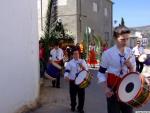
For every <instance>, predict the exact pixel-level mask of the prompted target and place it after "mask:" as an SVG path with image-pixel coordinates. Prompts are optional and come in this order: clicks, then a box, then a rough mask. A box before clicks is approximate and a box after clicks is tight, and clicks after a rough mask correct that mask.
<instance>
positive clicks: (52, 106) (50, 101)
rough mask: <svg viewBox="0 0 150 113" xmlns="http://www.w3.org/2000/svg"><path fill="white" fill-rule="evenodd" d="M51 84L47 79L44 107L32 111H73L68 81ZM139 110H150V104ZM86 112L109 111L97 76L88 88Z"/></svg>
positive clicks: (43, 88)
mask: <svg viewBox="0 0 150 113" xmlns="http://www.w3.org/2000/svg"><path fill="white" fill-rule="evenodd" d="M93 73H96V71H93ZM94 75H96V74H94ZM50 85H51V84H50V82H49V81H46V85H45V86H44V87H42V90H41V97H42V107H41V108H39V109H37V110H36V111H34V112H30V113H71V111H70V101H69V93H68V83H66V82H64V80H63V79H62V81H61V88H60V89H56V88H52V87H51V86H50ZM138 110H142V111H148V110H149V111H150V104H147V105H145V106H144V107H142V108H140V109H138ZM85 112H86V113H107V111H106V99H105V96H104V94H103V92H102V90H101V88H100V87H99V85H98V84H97V83H96V76H95V78H94V80H93V81H92V84H91V86H90V87H88V88H87V89H86V101H85ZM75 113H76V112H75Z"/></svg>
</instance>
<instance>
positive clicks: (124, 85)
mask: <svg viewBox="0 0 150 113" xmlns="http://www.w3.org/2000/svg"><path fill="white" fill-rule="evenodd" d="M141 86H142V79H141V77H140V75H139V74H138V73H130V74H128V75H127V76H125V77H124V78H123V80H122V81H121V83H120V85H119V88H118V96H119V99H120V100H121V101H122V102H129V101H131V100H133V99H134V98H135V97H136V96H137V94H138V92H139V91H140V89H141Z"/></svg>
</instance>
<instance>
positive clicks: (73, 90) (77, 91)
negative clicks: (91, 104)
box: [70, 81, 85, 111]
mask: <svg viewBox="0 0 150 113" xmlns="http://www.w3.org/2000/svg"><path fill="white" fill-rule="evenodd" d="M77 95H78V102H79V103H78V107H77V109H78V110H79V111H81V110H83V107H84V100H85V89H83V88H79V86H77V85H75V82H74V81H70V99H71V108H75V107H76V104H77V103H76V96H77Z"/></svg>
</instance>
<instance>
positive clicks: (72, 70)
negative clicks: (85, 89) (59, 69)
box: [64, 59, 88, 80]
mask: <svg viewBox="0 0 150 113" xmlns="http://www.w3.org/2000/svg"><path fill="white" fill-rule="evenodd" d="M80 64H82V66H83V67H84V68H85V70H88V66H87V64H86V62H85V60H83V59H79V60H75V59H72V60H70V61H69V62H68V63H67V65H66V67H65V70H68V71H69V72H67V71H65V74H64V77H68V78H69V79H70V80H75V77H76V73H78V72H80V71H81V67H80Z"/></svg>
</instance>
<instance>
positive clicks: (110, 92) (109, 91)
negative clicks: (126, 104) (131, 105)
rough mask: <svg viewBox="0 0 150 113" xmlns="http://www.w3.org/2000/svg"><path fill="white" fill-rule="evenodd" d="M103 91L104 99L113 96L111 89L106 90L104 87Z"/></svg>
mask: <svg viewBox="0 0 150 113" xmlns="http://www.w3.org/2000/svg"><path fill="white" fill-rule="evenodd" d="M104 91H105V95H106V97H108V98H110V97H111V96H113V95H114V92H112V91H111V89H110V88H108V87H106V88H105V89H104Z"/></svg>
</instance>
